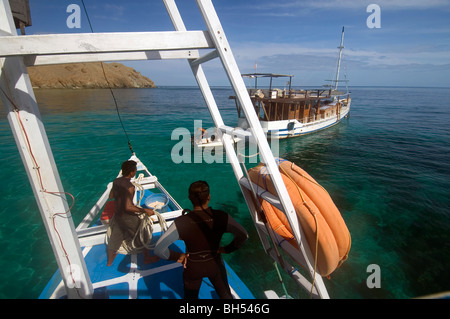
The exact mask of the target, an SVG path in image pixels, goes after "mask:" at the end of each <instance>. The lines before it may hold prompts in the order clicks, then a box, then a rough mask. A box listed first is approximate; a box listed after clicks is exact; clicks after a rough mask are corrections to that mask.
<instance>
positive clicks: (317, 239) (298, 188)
mask: <svg viewBox="0 0 450 319" xmlns="http://www.w3.org/2000/svg"><path fill="white" fill-rule="evenodd" d="M293 165H294V163H292V166H291V168H293ZM278 167H279V168H280V170H282V171H283V173H284V175H286V176H287V177H288V178H289V179H290V180H291V181H292V182H293V183H294V185H295V187H296V188H297V190H298V193H299V194H300V197H301V199H302V204H303V205H305V207H306V208H307V209H308V211H309V212H310V213H311V215H312V216H313V217H314V222H315V224H316V243H315V245H316V251H315V254H314V273H313V281H312V285H311V291H310V296H311V297H312V293H313V289H314V285H315V281H316V271H317V255H318V248H319V223H318V221H317V216H316V213H315V212H314V211H313V210H312V209H311V207H310V206H309V205H308V203H307V202H306V200H305V198H304V197H303V194H302V190H301V188H300V187H299V186H298V185H297V183H296V182H295V181H294V180H293V179H292V177H290V176H289V174H287V173H286V171H285V170H284V169H283V167H281V166H278ZM316 184H317V183H316ZM317 185H319V184H317ZM319 186H320V185H319ZM321 187H322V186H321Z"/></svg>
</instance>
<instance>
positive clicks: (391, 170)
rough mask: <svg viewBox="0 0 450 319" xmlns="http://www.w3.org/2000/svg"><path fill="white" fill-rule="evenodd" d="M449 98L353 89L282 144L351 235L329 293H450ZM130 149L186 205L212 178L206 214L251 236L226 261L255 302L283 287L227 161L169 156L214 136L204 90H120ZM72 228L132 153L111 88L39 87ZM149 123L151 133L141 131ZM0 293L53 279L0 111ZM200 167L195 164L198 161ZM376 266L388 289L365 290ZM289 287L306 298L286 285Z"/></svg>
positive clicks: (229, 112) (34, 293)
mask: <svg viewBox="0 0 450 319" xmlns="http://www.w3.org/2000/svg"><path fill="white" fill-rule="evenodd" d="M213 92H214V94H215V96H216V100H217V103H218V105H219V108H220V109H221V110H222V111H223V115H224V119H225V122H226V124H227V125H230V126H235V125H236V123H237V119H236V110H235V106H234V101H232V100H229V99H228V96H229V95H232V91H231V90H230V89H228V88H216V89H214V90H213ZM449 94H450V89H443V88H441V89H431V88H354V89H352V97H353V102H352V111H351V116H350V118H348V119H345V120H343V121H342V123H340V124H339V125H336V126H334V127H332V128H329V129H327V130H325V131H322V132H319V133H315V134H312V135H308V136H304V137H299V138H295V139H289V140H283V141H280V143H279V147H280V156H282V157H284V158H286V159H289V160H291V161H293V162H295V163H296V164H297V165H299V166H301V167H303V168H304V169H305V170H306V171H308V172H309V173H310V174H311V175H312V176H313V177H314V178H315V179H316V180H317V181H318V182H319V183H321V184H322V185H323V186H324V187H325V188H326V189H327V190H328V192H329V193H330V195H331V196H332V198H333V199H334V201H335V203H336V205H337V206H338V208H339V209H340V211H341V213H342V215H343V217H344V219H345V221H346V223H347V226H348V228H349V230H350V232H351V235H352V248H351V251H350V255H349V259H348V260H347V261H346V262H345V263H344V265H343V266H342V267H341V268H339V269H338V270H337V271H336V272H335V273H333V274H332V275H331V278H330V279H324V281H325V284H326V286H327V288H328V292H329V294H330V296H331V297H332V298H411V297H416V296H422V295H427V294H431V293H436V292H441V291H447V290H450V275H449V273H448V269H450V267H449V266H450V196H449V191H448V190H449V189H450V129H449V126H448V123H449V121H450V112H449V106H448V103H447V102H446V101H447V99H448V96H449ZM115 95H116V97H117V100H118V104H119V108H120V112H121V115H122V120H123V123H124V125H125V127H126V130H127V132H128V134H129V136H130V139H131V142H132V144H133V148H134V151H135V152H136V154H137V155H138V157H140V158H141V160H142V161H143V162H144V163H146V165H147V166H148V167H149V169H150V171H151V172H152V173H153V174H155V175H157V176H158V178H159V180H160V181H161V182H162V183H163V185H164V186H165V187H166V189H167V190H168V191H169V192H170V193H171V194H172V195H173V196H174V197H175V198H176V199H177V201H178V202H179V203H180V204H181V205H182V206H186V207H188V206H189V201H188V200H187V188H188V186H189V184H190V183H191V182H192V181H195V180H198V179H204V180H207V181H208V182H209V183H210V185H211V189H212V206H214V207H216V208H219V209H224V210H226V211H228V212H229V213H231V214H232V215H233V216H234V217H235V218H236V219H237V220H238V221H239V222H241V223H242V224H243V225H244V226H245V227H246V228H247V230H248V231H249V233H250V239H249V241H248V242H247V243H246V244H245V246H244V247H243V248H241V249H240V250H239V251H237V252H235V253H233V254H231V255H227V256H226V257H225V258H226V260H227V261H228V262H229V264H230V265H231V266H232V267H233V269H234V270H235V271H236V272H237V273H238V274H239V275H240V276H241V277H242V279H243V280H244V281H245V282H246V283H247V284H248V286H249V287H250V289H251V290H252V292H253V293H254V294H255V296H256V297H260V298H263V297H264V295H263V291H264V290H268V289H272V290H275V291H276V292H277V293H278V294H280V295H282V294H284V291H283V289H282V287H281V285H280V283H279V281H278V276H277V273H276V270H275V268H274V266H273V264H272V262H271V261H270V259H269V258H267V257H266V256H265V254H264V252H263V250H262V246H261V244H260V243H259V239H258V236H257V234H256V232H255V231H254V226H253V224H252V222H251V218H250V216H249V213H248V211H247V208H246V205H245V203H244V200H243V197H242V195H241V194H240V192H239V187H238V185H237V183H236V181H235V178H234V174H233V171H232V169H231V166H230V165H229V164H226V163H214V164H207V163H205V162H202V163H180V164H175V163H174V162H173V161H172V159H171V150H172V148H173V147H174V146H175V145H176V144H177V143H178V142H179V138H178V136H176V138H175V139H174V140H172V139H171V134H172V131H173V130H174V129H175V128H186V129H188V130H189V131H190V132H192V133H193V132H194V120H202V121H203V126H204V127H211V126H212V120H211V118H210V116H209V113H208V110H207V108H206V105H205V103H204V102H203V99H202V96H201V93H200V91H199V90H198V89H197V88H188V87H186V88H158V89H139V90H136V89H123V90H116V91H115ZM36 96H37V99H38V102H39V104H40V110H41V113H42V118H43V121H44V125H45V127H46V129H47V134H48V137H49V140H50V144H51V145H52V150H53V153H54V157H55V160H56V163H57V165H58V168H59V173H60V175H61V180H62V182H63V185H64V189H65V191H67V192H70V193H71V194H72V195H74V197H75V204H74V206H73V209H72V215H73V218H74V222H75V225H77V224H78V223H79V222H80V221H81V219H82V218H83V217H84V215H85V214H86V213H87V211H88V210H89V209H90V208H91V207H92V206H93V204H94V203H95V201H96V199H97V198H98V196H99V195H100V194H101V193H103V191H104V189H105V187H106V185H107V183H108V182H109V181H110V180H111V179H112V178H114V177H115V176H116V174H117V171H118V170H119V167H120V164H121V163H122V161H123V160H125V159H127V158H128V157H129V156H130V151H129V149H128V146H127V138H126V136H125V134H124V133H123V130H122V127H121V125H120V122H119V120H118V117H117V113H116V111H115V107H114V104H113V101H112V98H111V96H110V93H109V91H108V90H82V91H81V90H80V91H78V90H40V91H37V92H36ZM143 127H144V128H145V129H143ZM0 135H1V136H2V138H1V139H0V153H1V154H2V156H1V158H0V167H1V169H0V179H1V180H2V183H1V185H0V194H1V197H0V198H1V208H0V240H1V243H2V249H1V250H0V298H37V297H38V296H39V294H40V292H41V291H42V289H43V287H44V286H45V285H46V283H47V281H48V280H49V279H50V277H51V276H52V274H53V273H54V271H55V270H56V268H57V267H56V263H55V261H54V258H53V254H52V251H51V247H50V244H49V243H48V240H47V236H46V233H45V229H44V227H43V225H42V221H41V217H40V214H39V212H38V209H37V205H36V202H35V199H34V196H33V194H32V191H31V188H30V186H29V184H28V179H27V176H26V173H25V172H24V171H23V164H22V161H21V159H20V156H19V153H18V150H17V147H16V145H15V142H14V139H13V137H12V134H11V131H10V128H9V124H8V123H7V120H6V114H5V112H4V108H3V106H2V107H1V109H0ZM192 162H194V155H192ZM371 264H377V265H378V266H379V267H380V271H381V273H380V274H381V276H380V278H381V282H380V283H381V287H380V288H373V289H370V288H368V287H367V284H366V280H367V278H368V276H369V275H370V274H371V273H369V272H368V271H367V267H368V266H369V265H371ZM283 279H284V281H285V283H286V286H287V289H288V292H289V294H290V295H292V296H294V297H297V296H299V297H308V296H307V294H304V293H303V291H302V290H300V288H298V287H296V286H295V285H294V284H292V283H290V282H289V277H288V276H287V275H284V276H283Z"/></svg>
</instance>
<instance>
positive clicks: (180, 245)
mask: <svg viewBox="0 0 450 319" xmlns="http://www.w3.org/2000/svg"><path fill="white" fill-rule="evenodd" d="M151 194H153V192H151V191H149V190H145V196H144V199H143V200H142V203H144V201H145V198H146V197H147V196H150V195H151ZM176 208H177V205H176V204H175V203H172V202H170V203H169V205H168V211H171V210H176ZM160 236H161V233H160V232H155V233H153V238H152V244H155V243H156V242H157V240H158V239H159V237H160ZM170 248H171V249H172V250H174V251H181V252H184V251H185V245H184V242H183V241H181V240H178V241H176V242H175V243H174V244H173V245H172V246H171V247H170ZM106 251H107V246H106V245H105V244H101V245H96V246H93V247H91V248H90V250H89V252H88V253H87V255H86V256H85V261H86V266H87V269H88V272H89V276H90V278H91V282H92V284H93V287H94V298H106V299H129V298H136V299H181V298H183V267H182V265H181V264H180V263H176V262H173V261H168V260H162V259H161V260H159V261H157V262H155V263H150V264H145V263H144V256H143V254H139V255H120V254H119V255H117V257H116V258H115V260H114V262H113V264H112V265H111V266H110V267H108V266H106V261H107V253H106ZM225 266H226V270H227V274H228V281H229V284H230V287H231V288H232V291H233V290H234V292H236V294H237V295H238V296H239V298H242V299H254V296H253V294H252V293H251V292H250V291H249V289H248V288H247V287H246V285H245V284H244V283H243V282H242V281H241V280H240V279H239V277H238V276H237V275H236V273H235V272H234V271H233V270H232V269H231V268H230V267H229V266H228V265H227V264H226V263H225ZM60 282H61V276H60V274H59V271H57V272H56V273H55V275H54V276H53V278H52V279H51V280H50V282H49V283H48V285H47V286H46V287H45V289H44V290H43V292H42V293H41V295H40V298H43V299H47V298H50V297H51V295H52V293H53V291H54V290H55V288H56V286H57V285H58V284H59V283H60ZM199 298H200V299H216V298H218V295H217V293H216V292H215V290H214V287H213V286H212V284H211V283H210V281H209V280H208V279H207V278H204V279H203V283H202V286H201V289H200V294H199Z"/></svg>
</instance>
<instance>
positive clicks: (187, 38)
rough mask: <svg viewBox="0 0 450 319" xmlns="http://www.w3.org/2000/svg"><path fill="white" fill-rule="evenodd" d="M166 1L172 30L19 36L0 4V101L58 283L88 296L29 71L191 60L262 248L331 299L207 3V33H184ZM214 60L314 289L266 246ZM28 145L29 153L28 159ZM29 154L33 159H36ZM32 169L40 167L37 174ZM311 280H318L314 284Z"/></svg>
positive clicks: (202, 3)
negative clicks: (218, 96)
mask: <svg viewBox="0 0 450 319" xmlns="http://www.w3.org/2000/svg"><path fill="white" fill-rule="evenodd" d="M163 1H164V4H165V5H166V9H167V11H168V13H169V15H170V17H171V19H172V22H173V25H174V27H175V31H168V32H137V33H97V34H64V35H57V34H55V35H48V34H47V35H30V36H18V35H17V32H16V30H15V26H14V22H13V18H12V14H11V11H10V7H9V3H8V0H0V66H1V71H0V72H1V73H0V86H1V88H2V90H3V91H4V92H5V93H6V95H7V96H5V94H3V92H1V91H0V95H1V96H2V101H3V104H4V105H5V108H6V111H7V117H8V120H9V122H10V125H11V129H12V131H13V134H14V137H15V140H16V143H17V145H18V148H19V151H20V154H21V157H22V161H23V163H24V166H25V169H26V171H27V174H28V177H29V180H30V184H31V185H32V188H33V192H34V194H35V197H36V201H37V203H38V205H39V209H40V211H41V215H42V219H43V221H44V224H45V226H46V229H47V232H48V236H49V238H50V242H51V244H52V247H53V251H54V254H55V257H56V260H57V261H58V267H59V269H60V272H61V274H62V276H63V280H64V283H65V286H66V290H67V293H68V296H69V297H73V298H77V297H83V298H85V297H91V296H92V293H93V286H92V283H91V281H90V278H89V275H88V273H87V270H86V266H85V264H84V259H83V256H82V254H81V249H80V242H79V238H78V236H77V232H76V230H75V228H74V226H73V221H72V218H71V217H70V212H69V213H67V214H66V215H64V218H62V217H61V216H62V215H58V214H61V213H65V212H68V211H69V207H68V203H67V199H66V198H65V196H64V190H63V187H62V184H61V181H60V179H59V174H58V170H57V168H56V164H55V162H54V159H53V155H52V151H51V148H50V145H49V142H48V139H47V136H46V133H45V129H44V126H43V123H42V121H41V118H40V114H39V110H38V106H37V103H36V99H35V97H34V93H33V90H32V87H31V83H30V80H29V76H28V73H27V70H26V66H29V65H41V64H59V63H74V62H88V61H114V60H125V59H127V60H142V59H144V60H145V59H147V60H152V59H156V60H159V59H173V58H183V59H188V61H189V64H190V67H191V69H192V72H193V74H194V76H195V78H196V80H197V82H198V85H199V87H200V89H201V92H202V94H203V96H204V99H205V101H206V104H207V106H208V108H209V111H210V113H211V116H212V119H213V121H214V124H215V126H216V127H217V128H218V129H219V130H221V131H222V133H223V142H224V147H225V150H226V154H227V157H228V160H229V162H230V163H231V165H232V167H233V171H234V174H235V176H236V179H237V181H238V183H239V187H240V189H241V191H242V193H243V194H244V198H245V200H246V203H247V205H248V207H249V210H250V213H251V215H252V217H253V220H254V222H255V225H256V229H257V231H258V234H259V236H260V239H261V241H262V244H263V247H264V249H265V250H266V252H267V253H268V254H269V255H270V256H271V257H272V258H274V259H275V260H276V261H278V262H280V263H281V264H282V265H283V267H284V268H285V270H286V271H287V272H288V273H289V274H290V275H291V276H292V278H294V279H295V280H296V281H297V282H298V283H299V284H300V285H301V286H303V287H305V289H307V290H308V291H312V292H313V295H314V296H315V297H320V298H328V297H329V296H328V293H327V290H326V287H325V285H324V283H323V280H322V278H321V277H320V276H319V275H318V274H315V272H314V265H313V262H312V261H313V260H314V258H313V255H312V253H311V250H310V248H309V246H308V244H307V242H306V240H305V237H304V234H303V230H302V228H301V227H300V224H299V221H298V219H297V215H296V212H295V209H294V207H293V205H292V202H291V200H290V198H289V194H288V192H287V190H286V187H285V185H284V183H283V180H282V178H281V175H280V172H279V171H278V166H277V164H276V162H275V159H274V156H273V154H272V151H271V149H270V147H269V143H268V141H267V139H266V136H265V134H264V131H263V129H262V128H261V125H260V123H259V120H258V118H257V115H256V114H255V111H254V109H253V105H252V103H251V100H250V97H249V95H248V93H247V88H246V86H245V84H244V81H243V79H242V77H241V73H240V72H239V68H238V66H237V63H236V61H235V59H234V56H233V53H232V50H231V48H230V45H229V43H228V40H227V38H226V36H225V32H224V30H223V28H222V25H221V23H220V21H219V18H218V16H217V13H216V11H215V9H214V6H213V4H212V2H211V0H196V1H197V5H198V7H199V9H200V11H201V13H202V16H203V19H204V20H205V24H206V27H207V31H187V30H186V27H185V25H184V23H183V20H182V18H181V15H180V13H179V11H178V8H177V6H176V3H175V0H163ZM199 49H212V50H213V51H211V52H209V53H207V54H206V55H204V56H202V57H200V55H199V52H198V50H199ZM214 58H219V59H220V61H221V62H222V64H223V67H224V69H225V72H226V74H227V76H228V78H229V80H230V83H231V85H232V87H233V89H234V91H235V94H236V97H237V99H238V100H239V102H240V103H241V105H242V108H243V110H244V113H245V116H246V118H247V121H248V123H249V127H250V130H251V132H252V134H250V137H251V139H252V140H254V142H255V143H256V145H257V146H258V151H259V153H260V156H261V159H262V161H263V162H264V163H265V165H266V166H267V170H268V172H269V174H270V175H271V179H272V181H273V184H274V186H275V189H276V192H277V196H276V197H274V198H272V203H276V204H277V206H278V207H279V208H280V209H282V211H284V212H285V214H286V216H287V218H288V221H289V223H290V225H291V228H292V230H293V232H294V236H295V238H296V241H297V244H298V246H299V247H300V252H297V253H295V252H294V254H297V255H298V256H296V257H298V258H296V260H298V262H301V263H302V264H303V265H304V266H305V267H306V269H307V272H309V275H310V277H311V279H312V280H311V282H312V283H311V282H309V280H307V279H306V278H305V277H304V276H303V275H301V274H300V273H299V272H298V271H292V270H293V267H292V266H290V265H288V264H287V263H285V262H282V261H281V260H280V258H279V255H278V254H277V253H276V251H277V248H276V247H274V245H273V243H272V244H271V240H276V238H273V235H271V234H270V233H267V232H266V231H265V228H264V227H263V223H262V222H261V221H260V220H259V219H258V212H259V207H258V205H257V204H256V202H255V201H254V197H253V196H254V194H253V193H252V191H251V187H250V183H251V182H249V181H248V179H247V178H246V177H245V175H244V172H243V170H242V168H241V165H240V161H239V159H238V155H237V154H236V152H235V150H234V147H233V141H232V138H233V136H232V135H233V134H234V135H238V131H235V130H234V128H232V127H228V126H226V125H225V124H224V122H223V119H222V116H221V114H220V111H219V109H218V107H217V104H216V102H215V99H214V96H213V94H212V92H211V89H210V87H209V84H208V82H207V79H206V76H205V74H204V72H203V68H202V63H204V62H207V61H209V60H211V59H214ZM10 99H11V101H10ZM17 114H20V117H21V118H22V119H23V121H22V123H20V122H19V121H18V120H17ZM24 131H25V132H28V136H25V135H24ZM248 135H249V134H248V133H246V134H242V133H241V135H240V137H243V138H245V137H246V136H247V137H248ZM27 140H29V142H28V141H27ZM28 145H30V146H31V152H30V149H29V148H28ZM32 155H33V156H34V158H35V159H36V160H34V159H33V156H32ZM36 162H37V163H38V164H39V168H37V167H36V164H35V163H36ZM38 171H39V172H40V173H41V177H40V178H39V176H37V172H38ZM40 179H42V180H43V184H44V187H45V188H44V189H42V186H41V182H40ZM45 190H47V191H48V192H46V191H45ZM49 192H52V193H49ZM54 192H58V194H57V195H56V194H54ZM53 220H55V224H56V226H55V227H53V226H52V223H53ZM269 239H271V240H269ZM62 247H64V248H62ZM66 252H67V254H66ZM69 264H71V265H77V266H78V267H77V271H78V272H77V274H76V275H77V280H78V282H79V283H80V284H79V285H78V286H74V285H73V284H72V282H71V281H73V273H72V274H71V273H70V272H67V271H66V270H67V269H68V267H69ZM314 274H315V278H312V277H313V276H314ZM312 285H314V287H312Z"/></svg>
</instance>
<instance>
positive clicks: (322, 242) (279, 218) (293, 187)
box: [249, 159, 351, 276]
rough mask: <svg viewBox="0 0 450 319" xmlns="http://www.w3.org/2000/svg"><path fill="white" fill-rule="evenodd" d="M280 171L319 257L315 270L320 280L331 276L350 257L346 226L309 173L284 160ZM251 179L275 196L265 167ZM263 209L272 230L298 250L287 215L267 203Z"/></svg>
mask: <svg viewBox="0 0 450 319" xmlns="http://www.w3.org/2000/svg"><path fill="white" fill-rule="evenodd" d="M278 167H279V170H280V173H281V177H282V179H283V182H284V184H285V186H286V189H287V191H288V193H289V196H290V198H291V201H292V204H293V205H294V207H295V210H296V213H297V218H298V220H299V222H300V225H302V229H303V232H304V234H305V237H306V240H307V242H308V244H309V247H310V249H311V252H312V254H313V256H314V257H317V265H315V266H316V270H317V272H318V273H319V274H320V275H321V276H328V275H329V274H331V273H332V272H333V271H334V270H335V269H336V268H337V267H339V266H340V265H341V264H342V262H343V261H345V260H346V259H347V257H348V253H349V251H350V246H351V238H350V233H349V231H348V229H347V226H346V225H345V222H344V220H343V219H342V216H341V214H340V212H339V210H338V209H337V208H336V205H335V204H334V202H333V200H332V199H331V197H330V195H329V194H328V193H327V191H326V190H325V189H324V188H323V187H322V186H320V185H319V184H318V183H317V182H316V181H315V180H314V179H313V178H312V177H311V176H310V175H309V174H308V173H306V172H305V171H304V170H303V169H301V168H300V167H298V166H297V165H295V164H294V163H292V162H289V161H286V160H283V159H278ZM249 177H250V179H251V181H252V182H253V183H255V184H257V185H258V186H260V187H262V188H264V189H265V190H267V191H268V192H270V193H271V194H274V195H276V191H275V188H274V186H273V184H272V181H271V179H270V176H269V174H268V173H267V170H266V167H265V166H264V165H263V164H259V165H258V166H256V167H254V168H251V169H250V170H249ZM261 207H262V209H263V211H264V213H265V215H266V218H267V221H268V223H269V225H270V227H271V228H272V229H273V230H274V231H275V232H276V233H277V234H279V235H280V236H281V237H283V238H284V239H285V240H287V241H288V242H289V243H290V244H292V245H293V246H295V247H298V246H297V243H296V240H295V237H294V236H293V234H292V229H291V227H290V225H289V222H288V220H287V217H286V215H285V214H284V213H283V212H281V211H280V210H278V209H277V208H276V207H274V206H272V205H271V204H269V203H268V202H267V201H265V200H261ZM317 230H318V232H317ZM316 244H317V245H316ZM316 246H317V250H316Z"/></svg>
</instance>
